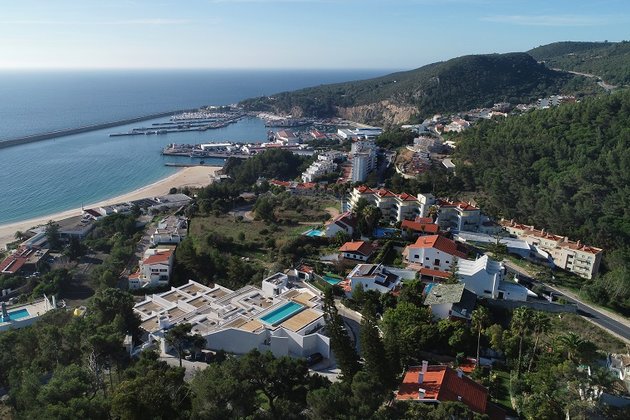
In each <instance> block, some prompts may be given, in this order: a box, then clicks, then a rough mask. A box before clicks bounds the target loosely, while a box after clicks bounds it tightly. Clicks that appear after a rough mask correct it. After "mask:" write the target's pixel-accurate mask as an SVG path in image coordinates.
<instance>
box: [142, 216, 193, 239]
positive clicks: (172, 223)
mask: <svg viewBox="0 0 630 420" xmlns="http://www.w3.org/2000/svg"><path fill="white" fill-rule="evenodd" d="M187 233H188V219H186V218H185V217H179V216H168V217H165V218H164V219H162V220H160V221H159V222H158V225H157V227H156V228H155V231H154V232H153V233H152V234H151V245H157V244H178V243H180V242H181V241H182V240H183V239H184V238H185V237H186V234H187Z"/></svg>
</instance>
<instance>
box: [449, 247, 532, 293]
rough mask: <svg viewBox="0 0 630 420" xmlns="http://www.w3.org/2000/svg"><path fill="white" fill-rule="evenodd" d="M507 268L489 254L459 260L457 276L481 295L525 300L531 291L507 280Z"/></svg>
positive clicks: (468, 287) (467, 287)
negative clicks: (489, 256) (474, 258)
mask: <svg viewBox="0 0 630 420" xmlns="http://www.w3.org/2000/svg"><path fill="white" fill-rule="evenodd" d="M506 273H507V270H506V269H505V266H504V265H503V263H502V262H498V261H494V260H491V259H490V258H488V256H487V255H482V256H481V257H479V258H477V259H476V260H474V261H473V260H465V259H460V260H458V261H457V276H458V277H459V281H460V282H462V283H463V284H464V285H465V286H466V289H468V290H470V291H471V292H473V293H475V294H476V295H477V296H479V297H486V298H491V299H504V300H516V301H525V300H527V296H528V294H529V291H528V289H527V288H526V287H524V286H521V285H520V284H516V283H509V282H506V281H505V275H506Z"/></svg>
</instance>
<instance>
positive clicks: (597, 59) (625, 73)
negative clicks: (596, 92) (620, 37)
mask: <svg viewBox="0 0 630 420" xmlns="http://www.w3.org/2000/svg"><path fill="white" fill-rule="evenodd" d="M528 53H529V54H530V55H531V56H532V57H534V58H535V59H536V60H538V61H544V62H545V63H546V64H547V66H548V67H550V68H560V69H563V70H571V71H577V72H582V73H591V74H594V75H597V76H599V77H601V78H602V79H603V80H605V81H606V82H608V83H612V84H613V85H627V84H629V83H630V42H628V41H622V42H555V43H553V44H549V45H543V46H540V47H538V48H534V49H532V50H530V51H528Z"/></svg>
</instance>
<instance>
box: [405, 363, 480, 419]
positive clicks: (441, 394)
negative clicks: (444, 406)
mask: <svg viewBox="0 0 630 420" xmlns="http://www.w3.org/2000/svg"><path fill="white" fill-rule="evenodd" d="M421 370H422V367H421V366H414V367H410V368H409V369H408V370H407V372H406V373H405V378H404V379H403V382H402V384H401V385H400V388H399V389H398V395H397V396H396V399H398V400H419V389H420V388H422V389H424V390H425V395H424V397H423V400H425V401H426V400H429V401H431V400H435V401H461V402H462V403H464V404H466V405H467V406H468V407H469V408H470V409H471V410H473V411H475V412H477V413H482V414H484V413H485V412H486V410H487V406H488V390H487V389H486V388H485V387H483V386H482V385H480V384H478V383H477V382H475V381H473V380H472V379H470V378H469V377H467V376H465V375H462V377H459V376H458V374H457V372H456V371H455V370H453V369H451V368H449V367H448V366H429V367H428V369H427V372H426V373H425V374H424V378H423V381H422V382H421V383H419V382H418V379H419V378H418V377H419V374H420V372H421Z"/></svg>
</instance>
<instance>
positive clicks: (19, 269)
mask: <svg viewBox="0 0 630 420" xmlns="http://www.w3.org/2000/svg"><path fill="white" fill-rule="evenodd" d="M46 255H48V248H28V247H26V246H20V247H19V248H18V249H17V250H15V251H13V252H12V253H11V254H9V255H7V257H6V258H5V259H4V260H3V261H2V262H0V274H5V275H14V274H19V273H33V272H36V271H40V270H39V266H40V262H41V261H42V259H44V258H45V257H46Z"/></svg>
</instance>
